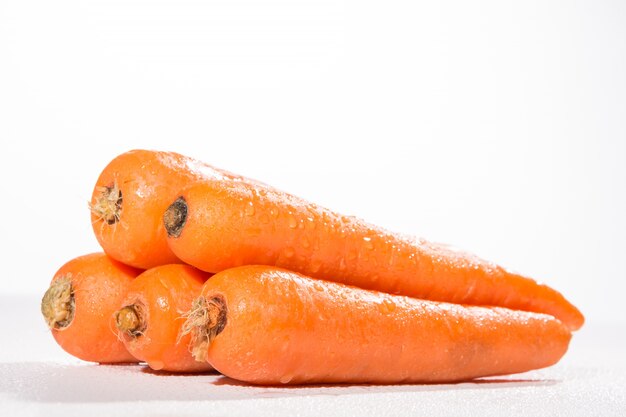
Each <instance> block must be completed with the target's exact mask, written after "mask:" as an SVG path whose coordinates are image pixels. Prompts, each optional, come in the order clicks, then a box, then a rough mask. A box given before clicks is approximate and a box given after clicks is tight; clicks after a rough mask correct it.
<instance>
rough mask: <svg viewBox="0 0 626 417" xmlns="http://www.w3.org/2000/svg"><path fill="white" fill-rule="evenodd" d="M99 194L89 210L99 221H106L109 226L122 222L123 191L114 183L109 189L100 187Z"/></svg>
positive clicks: (90, 204)
mask: <svg viewBox="0 0 626 417" xmlns="http://www.w3.org/2000/svg"><path fill="white" fill-rule="evenodd" d="M96 191H97V192H99V194H98V195H97V196H96V197H95V198H94V202H93V203H89V209H90V210H91V212H92V213H93V214H95V215H96V217H97V218H98V219H101V220H104V221H105V222H107V224H109V225H111V224H115V223H117V222H118V221H119V220H120V215H121V212H122V202H123V198H122V190H120V189H119V188H118V186H117V183H114V184H112V185H110V186H107V187H98V188H97V190H96Z"/></svg>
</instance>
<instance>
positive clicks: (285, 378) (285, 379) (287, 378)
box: [280, 374, 293, 384]
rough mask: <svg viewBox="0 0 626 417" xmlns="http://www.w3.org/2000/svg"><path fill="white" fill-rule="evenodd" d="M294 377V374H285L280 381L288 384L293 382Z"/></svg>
mask: <svg viewBox="0 0 626 417" xmlns="http://www.w3.org/2000/svg"><path fill="white" fill-rule="evenodd" d="M292 379H293V375H291V374H285V375H283V376H281V377H280V383H281V384H288V383H289V382H291V380H292Z"/></svg>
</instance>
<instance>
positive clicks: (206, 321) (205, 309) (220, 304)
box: [181, 295, 228, 362]
mask: <svg viewBox="0 0 626 417" xmlns="http://www.w3.org/2000/svg"><path fill="white" fill-rule="evenodd" d="M227 313H228V310H227V308H226V301H225V300H224V298H223V297H221V296H220V295H216V296H214V297H212V298H211V299H208V300H207V299H206V298H205V297H203V296H201V297H198V298H197V299H196V300H195V301H194V302H193V306H192V308H191V311H190V312H189V313H187V315H186V317H187V320H186V321H185V323H184V324H183V327H182V331H181V337H182V336H184V335H186V334H188V333H191V346H190V348H191V354H192V355H193V357H194V359H195V360H197V361H199V362H207V352H208V348H209V344H210V343H211V342H212V341H213V339H215V336H217V335H218V334H220V333H221V332H222V330H224V327H226V321H227V320H226V317H227Z"/></svg>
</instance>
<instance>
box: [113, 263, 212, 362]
mask: <svg viewBox="0 0 626 417" xmlns="http://www.w3.org/2000/svg"><path fill="white" fill-rule="evenodd" d="M209 276H210V274H207V273H205V272H201V271H199V270H197V269H195V268H193V267H191V266H188V265H164V266H158V267H155V268H152V269H149V270H147V271H145V272H144V273H142V274H141V275H139V276H138V277H137V278H136V279H135V280H134V281H133V282H132V283H131V284H130V286H129V288H128V291H127V293H126V296H125V297H124V300H123V302H121V303H120V304H119V305H120V306H122V308H120V309H119V310H118V311H117V312H116V313H115V317H116V324H117V328H118V329H119V331H120V335H121V339H122V340H123V342H124V345H125V346H126V347H127V348H128V351H129V352H130V353H132V354H133V356H135V357H136V358H137V359H139V360H141V361H144V362H147V363H148V365H149V366H150V367H151V368H152V369H155V370H163V371H170V372H198V371H207V370H211V369H213V368H212V367H211V365H209V364H208V363H200V362H197V361H195V360H194V359H193V357H192V356H191V353H190V352H189V349H188V345H189V336H186V337H182V338H181V339H180V340H179V339H178V336H179V333H180V329H181V326H182V325H183V323H184V320H182V316H183V315H184V313H186V312H187V310H188V309H189V306H190V305H191V304H192V302H193V300H194V299H195V298H196V297H197V296H198V295H199V294H200V290H201V289H202V284H203V283H204V281H206V280H207V278H208V277H209Z"/></svg>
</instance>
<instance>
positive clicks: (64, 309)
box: [41, 274, 75, 330]
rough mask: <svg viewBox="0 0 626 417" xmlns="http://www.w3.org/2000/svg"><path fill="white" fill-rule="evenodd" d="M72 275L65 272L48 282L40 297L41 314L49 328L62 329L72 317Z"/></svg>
mask: <svg viewBox="0 0 626 417" xmlns="http://www.w3.org/2000/svg"><path fill="white" fill-rule="evenodd" d="M74 308H75V300H74V289H73V288H72V276H71V274H67V275H65V276H63V277H61V278H59V279H56V280H54V282H52V284H50V288H48V290H47V291H46V293H45V294H44V295H43V298H42V299H41V314H43V318H44V320H46V324H47V325H48V327H49V328H50V329H57V330H62V329H64V328H66V327H67V326H69V325H70V323H71V322H72V320H73V319H74Z"/></svg>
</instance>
